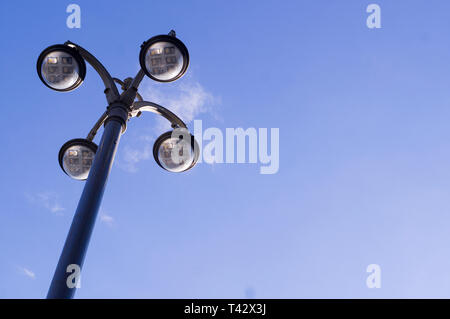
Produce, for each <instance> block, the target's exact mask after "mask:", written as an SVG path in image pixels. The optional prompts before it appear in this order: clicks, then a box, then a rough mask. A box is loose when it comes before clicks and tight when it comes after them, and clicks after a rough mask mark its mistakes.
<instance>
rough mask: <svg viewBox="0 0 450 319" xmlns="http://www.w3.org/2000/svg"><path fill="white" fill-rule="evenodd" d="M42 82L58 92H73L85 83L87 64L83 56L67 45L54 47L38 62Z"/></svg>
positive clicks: (46, 51) (43, 52) (49, 48)
mask: <svg viewBox="0 0 450 319" xmlns="http://www.w3.org/2000/svg"><path fill="white" fill-rule="evenodd" d="M36 67H37V72H38V75H39V78H40V79H41V81H42V82H43V83H44V84H45V85H46V86H48V87H49V88H51V89H53V90H56V91H62V92H64V91H72V90H74V89H76V88H77V87H79V86H80V85H81V83H83V80H84V77H85V75H86V63H85V62H84V60H83V58H82V57H81V55H80V54H79V53H78V52H77V51H76V50H75V49H73V48H71V47H69V46H67V45H60V44H58V45H52V46H50V47H48V48H47V49H45V50H44V51H42V53H41V54H40V55H39V58H38V60H37V64H36Z"/></svg>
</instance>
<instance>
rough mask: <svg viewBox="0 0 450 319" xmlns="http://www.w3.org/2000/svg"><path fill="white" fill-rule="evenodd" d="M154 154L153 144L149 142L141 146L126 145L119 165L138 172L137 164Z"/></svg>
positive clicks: (128, 170)
mask: <svg viewBox="0 0 450 319" xmlns="http://www.w3.org/2000/svg"><path fill="white" fill-rule="evenodd" d="M151 154H152V149H151V145H150V144H149V143H148V142H144V143H143V145H142V146H141V147H139V148H136V147H131V146H129V145H125V147H124V150H123V154H122V158H123V159H122V160H121V161H120V162H119V167H121V168H122V169H123V170H125V171H127V172H129V173H135V172H137V170H138V169H137V164H138V163H139V162H140V161H144V160H147V159H149V158H150V156H151Z"/></svg>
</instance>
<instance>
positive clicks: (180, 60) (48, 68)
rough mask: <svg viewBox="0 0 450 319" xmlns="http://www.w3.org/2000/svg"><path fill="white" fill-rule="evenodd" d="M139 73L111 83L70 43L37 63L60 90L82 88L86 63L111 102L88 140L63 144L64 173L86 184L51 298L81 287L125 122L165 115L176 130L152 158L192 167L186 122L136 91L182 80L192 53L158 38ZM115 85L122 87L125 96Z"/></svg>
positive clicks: (146, 49)
mask: <svg viewBox="0 0 450 319" xmlns="http://www.w3.org/2000/svg"><path fill="white" fill-rule="evenodd" d="M139 60H140V65H141V70H139V72H138V73H137V75H136V76H135V77H134V78H127V79H125V80H124V81H121V80H119V79H116V78H112V77H111V75H110V74H109V73H108V71H107V70H106V69H105V67H104V66H103V65H102V64H101V63H100V62H99V61H98V60H97V59H96V58H95V57H94V56H93V55H92V54H90V53H89V52H88V51H87V50H85V49H83V48H82V47H81V46H79V45H77V44H75V43H73V42H70V41H67V42H66V43H64V44H62V45H54V46H51V47H48V48H47V49H45V50H44V51H43V52H42V53H41V54H40V56H39V58H38V61H37V72H38V75H39V78H40V79H41V80H42V82H43V83H44V84H45V85H46V86H47V87H49V88H51V89H53V90H56V91H62V92H64V91H71V90H74V89H75V88H77V87H78V86H80V85H81V83H82V82H83V80H84V77H85V75H86V64H85V61H86V62H88V63H89V64H90V65H91V66H92V67H93V68H94V70H95V71H97V73H98V74H99V75H100V77H101V79H102V80H103V83H104V85H105V91H104V93H105V95H106V99H107V102H108V107H107V109H106V111H105V112H104V113H103V114H102V115H101V116H100V118H99V119H98V121H97V122H96V123H95V125H94V127H93V128H92V129H91V131H90V132H89V134H88V136H87V138H86V139H73V140H70V141H68V142H67V143H65V144H64V145H63V146H62V148H61V150H60V152H59V156H58V159H59V163H60V165H61V168H62V169H63V171H64V172H65V173H66V174H67V175H69V176H70V177H72V178H73V179H76V180H86V179H87V181H86V184H85V186H84V189H83V192H82V194H81V198H80V201H79V203H78V207H77V209H76V212H75V215H74V218H73V221H72V225H71V226H70V230H69V234H68V235H67V238H66V241H65V244H64V248H63V250H62V253H61V256H60V258H59V261H58V265H57V267H56V270H55V274H54V276H53V280H52V282H51V285H50V289H49V291H48V294H47V298H72V297H73V296H74V294H75V289H76V288H77V283H79V278H80V277H79V271H81V268H82V266H83V261H84V257H85V255H86V251H87V247H88V244H89V239H90V237H91V234H92V230H93V228H94V224H95V220H96V217H97V213H98V210H99V207H100V203H101V200H102V197H103V192H104V190H105V186H106V182H107V179H108V175H109V172H110V170H111V166H112V164H113V161H114V156H115V153H116V150H117V146H118V144H119V140H120V136H121V134H123V133H124V132H125V130H126V125H127V122H128V121H129V119H130V118H132V117H138V116H140V115H141V113H142V112H143V111H149V112H153V113H156V114H159V115H162V116H163V117H165V118H166V119H167V120H169V121H170V122H171V125H172V130H171V131H169V132H166V133H164V134H162V135H161V136H160V137H159V138H158V139H157V140H156V142H155V145H154V147H153V155H154V158H155V160H156V162H157V163H158V165H159V166H161V167H162V168H164V169H166V170H168V171H171V172H182V171H186V170H188V169H190V168H192V167H193V166H194V165H195V164H196V162H197V159H198V155H199V150H198V145H197V143H196V141H195V139H194V137H193V136H192V135H191V134H190V133H189V132H188V130H187V127H186V125H185V123H184V122H183V121H182V120H181V119H180V118H179V117H177V116H176V115H175V114H174V113H172V112H171V111H169V110H168V109H166V108H164V107H162V106H160V105H158V104H156V103H152V102H147V101H143V100H142V97H141V96H140V94H139V93H138V87H139V84H140V83H141V81H142V79H143V77H144V75H147V76H148V77H150V78H151V79H153V80H156V81H159V82H172V81H175V80H177V79H178V78H180V77H181V76H183V74H184V73H185V72H186V70H187V67H188V65H189V53H188V51H187V49H186V47H185V46H184V44H183V43H182V42H181V41H180V40H178V39H177V38H176V37H175V32H174V31H173V30H172V31H171V32H170V33H169V35H159V36H156V37H153V38H151V39H149V40H147V41H145V42H144V43H143V44H142V46H141V52H140V55H139ZM115 83H118V84H120V85H121V89H122V90H123V92H122V93H121V94H119V90H118V89H117V86H116V84H115ZM136 99H137V101H135V100H136ZM102 125H103V126H104V131H103V135H102V138H101V141H100V144H99V145H98V146H97V145H95V144H94V143H93V142H92V140H93V139H94V137H95V135H96V133H97V131H98V130H99V129H100V127H101V126H102Z"/></svg>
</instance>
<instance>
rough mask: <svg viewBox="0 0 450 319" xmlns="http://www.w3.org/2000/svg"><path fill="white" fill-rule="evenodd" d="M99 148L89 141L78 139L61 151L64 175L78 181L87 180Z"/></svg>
mask: <svg viewBox="0 0 450 319" xmlns="http://www.w3.org/2000/svg"><path fill="white" fill-rule="evenodd" d="M97 148H98V146H97V145H96V144H95V143H94V142H92V141H89V140H87V139H83V138H76V139H73V140H70V141H68V142H66V143H65V144H64V145H63V146H62V147H61V149H60V150H59V155H58V160H59V165H60V166H61V168H62V169H63V171H64V173H66V174H67V175H69V176H70V177H72V178H73V179H77V180H81V181H83V180H86V179H87V178H88V175H89V171H90V170H91V166H92V161H93V160H94V156H95V153H96V152H97Z"/></svg>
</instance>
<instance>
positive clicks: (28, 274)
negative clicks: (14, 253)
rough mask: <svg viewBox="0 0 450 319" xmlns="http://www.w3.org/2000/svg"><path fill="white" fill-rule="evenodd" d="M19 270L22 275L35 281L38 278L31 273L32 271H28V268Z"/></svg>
mask: <svg viewBox="0 0 450 319" xmlns="http://www.w3.org/2000/svg"><path fill="white" fill-rule="evenodd" d="M19 270H20V272H21V274H22V275H25V276H27V277H29V278H31V279H35V278H36V274H35V273H34V272H33V271H31V270H30V269H28V268H25V267H19Z"/></svg>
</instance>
